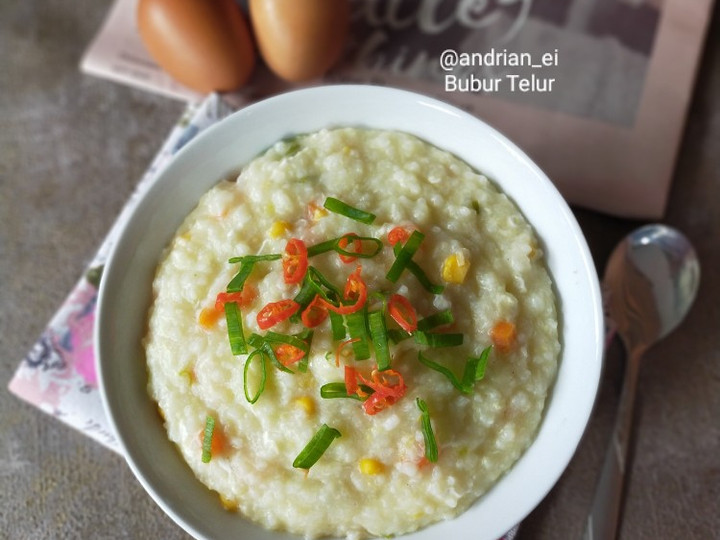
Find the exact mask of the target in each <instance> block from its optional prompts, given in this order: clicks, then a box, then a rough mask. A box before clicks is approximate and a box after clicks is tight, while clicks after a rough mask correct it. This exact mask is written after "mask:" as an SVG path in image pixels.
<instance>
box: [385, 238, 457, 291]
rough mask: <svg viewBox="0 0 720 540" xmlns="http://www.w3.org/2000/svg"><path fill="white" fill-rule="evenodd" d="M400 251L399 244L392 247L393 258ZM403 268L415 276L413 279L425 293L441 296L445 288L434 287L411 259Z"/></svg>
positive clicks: (440, 286)
mask: <svg viewBox="0 0 720 540" xmlns="http://www.w3.org/2000/svg"><path fill="white" fill-rule="evenodd" d="M401 249H402V246H401V245H400V244H399V243H398V244H395V245H394V246H393V252H394V253H395V257H397V256H398V253H400V250H401ZM405 268H407V270H408V272H410V273H411V274H412V275H413V276H415V278H416V279H417V280H418V283H420V285H422V287H423V289H425V290H426V291H427V292H429V293H432V294H442V292H443V291H444V290H445V287H443V286H442V285H435V284H434V283H433V282H432V281H430V278H429V277H427V274H426V273H425V271H424V270H423V269H422V268H420V265H419V264H418V263H416V262H415V261H413V260H412V259H410V260H408V261H407V264H406V265H405Z"/></svg>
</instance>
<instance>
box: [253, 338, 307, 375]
mask: <svg viewBox="0 0 720 540" xmlns="http://www.w3.org/2000/svg"><path fill="white" fill-rule="evenodd" d="M248 343H250V345H252V346H253V347H255V348H256V349H260V350H262V351H263V352H264V353H265V354H266V355H267V356H268V358H270V361H271V362H272V363H273V365H274V366H275V367H276V368H278V369H279V370H280V371H284V372H285V373H295V372H294V371H293V370H292V369H290V368H289V367H287V366H284V365H283V364H282V362H280V360H278V359H277V356H276V355H275V351H274V350H273V348H272V345H271V344H270V342H269V341H266V340H265V338H264V337H263V336H261V335H259V334H255V333H253V334H250V337H249V338H248Z"/></svg>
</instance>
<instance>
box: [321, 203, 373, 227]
mask: <svg viewBox="0 0 720 540" xmlns="http://www.w3.org/2000/svg"><path fill="white" fill-rule="evenodd" d="M323 206H324V207H325V208H327V209H328V210H330V211H331V212H335V213H336V214H340V215H341V216H345V217H347V218H350V219H354V220H355V221H359V222H361V223H365V224H366V225H370V224H371V223H372V222H373V221H375V214H371V213H370V212H365V211H364V210H360V209H359V208H355V207H354V206H350V205H349V204H347V203H344V202H342V201H341V200H339V199H336V198H334V197H328V198H327V199H325V203H324V204H323Z"/></svg>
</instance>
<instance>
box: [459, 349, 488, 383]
mask: <svg viewBox="0 0 720 540" xmlns="http://www.w3.org/2000/svg"><path fill="white" fill-rule="evenodd" d="M491 349H492V346H490V347H485V349H483V351H482V352H481V353H480V356H479V357H478V358H476V359H472V362H473V364H474V366H473V367H472V369H471V373H472V372H474V373H473V375H474V376H473V382H475V381H480V380H482V379H483V378H484V377H485V370H486V369H487V364H488V359H489V358H490V350H491ZM470 364H471V362H470V361H468V365H470ZM466 369H467V367H466ZM464 379H465V377H464V376H463V380H464Z"/></svg>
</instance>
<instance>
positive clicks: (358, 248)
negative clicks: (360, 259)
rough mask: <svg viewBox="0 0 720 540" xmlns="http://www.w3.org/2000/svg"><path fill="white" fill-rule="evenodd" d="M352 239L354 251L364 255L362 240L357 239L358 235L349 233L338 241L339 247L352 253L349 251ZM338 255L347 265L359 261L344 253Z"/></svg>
mask: <svg viewBox="0 0 720 540" xmlns="http://www.w3.org/2000/svg"><path fill="white" fill-rule="evenodd" d="M351 239H352V242H353V250H354V251H355V253H362V240H360V239H359V238H357V234H355V233H347V234H346V235H344V236H343V237H342V238H340V240H338V246H339V247H340V249H344V250H345V251H350V250H348V248H347V246H348V243H349V242H350V240H351ZM338 255H339V256H340V260H341V261H342V262H344V263H346V264H347V263H351V262H355V261H356V260H357V257H352V256H350V255H343V254H342V253H338Z"/></svg>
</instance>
